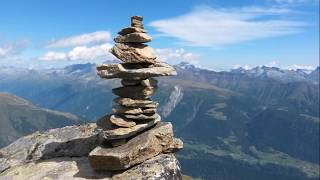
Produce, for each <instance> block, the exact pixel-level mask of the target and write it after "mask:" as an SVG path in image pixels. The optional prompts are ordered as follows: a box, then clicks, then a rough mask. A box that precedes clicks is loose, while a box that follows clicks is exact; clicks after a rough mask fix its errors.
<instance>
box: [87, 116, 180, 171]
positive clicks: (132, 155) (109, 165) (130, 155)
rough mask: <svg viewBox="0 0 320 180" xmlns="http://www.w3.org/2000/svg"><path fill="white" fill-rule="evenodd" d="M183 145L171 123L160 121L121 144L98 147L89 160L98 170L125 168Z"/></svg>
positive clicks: (170, 151) (175, 149) (178, 148)
mask: <svg viewBox="0 0 320 180" xmlns="http://www.w3.org/2000/svg"><path fill="white" fill-rule="evenodd" d="M182 146H183V145H182V141H181V140H179V139H176V138H174V136H173V129H172V125H171V123H168V122H166V123H159V124H158V125H157V126H155V127H154V128H152V129H150V130H148V131H145V132H143V133H141V134H139V135H138V136H136V137H134V138H132V139H131V140H129V141H128V142H127V143H126V144H123V145H121V146H118V147H112V148H107V147H101V146H98V147H96V148H95V149H94V150H93V151H92V152H91V153H90V154H89V161H90V164H91V167H93V168H94V169H96V170H124V169H128V168H130V167H132V166H134V165H137V164H140V163H142V162H144V161H146V160H148V159H150V158H153V157H155V156H157V155H159V154H161V153H163V152H166V153H172V152H176V151H178V150H180V149H181V148H182Z"/></svg>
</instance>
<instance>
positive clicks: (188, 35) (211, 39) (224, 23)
mask: <svg viewBox="0 0 320 180" xmlns="http://www.w3.org/2000/svg"><path fill="white" fill-rule="evenodd" d="M290 13H292V11H291V10H290V9H281V8H261V7H245V8H238V9H234V8H232V9H216V8H215V9H214V8H208V7H205V8H204V7H201V8H196V9H195V10H194V11H192V12H191V13H189V14H185V15H182V16H179V17H174V18H171V19H163V20H157V21H153V22H151V23H150V25H151V26H153V27H154V28H156V30H157V31H159V32H161V35H163V36H168V37H175V38H177V39H179V40H181V41H182V42H184V43H187V44H188V45H191V46H203V47H220V46H223V45H228V44H234V43H239V42H243V41H249V40H256V39H262V38H269V37H274V36H282V35H288V34H293V33H297V32H299V31H300V30H301V28H302V27H304V26H305V25H306V24H305V23H302V22H299V21H292V20H286V19H285V18H286V17H288V14H290Z"/></svg>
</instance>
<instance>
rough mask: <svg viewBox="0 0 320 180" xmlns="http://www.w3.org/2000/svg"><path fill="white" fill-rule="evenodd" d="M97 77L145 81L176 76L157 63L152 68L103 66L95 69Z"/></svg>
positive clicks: (173, 72)
mask: <svg viewBox="0 0 320 180" xmlns="http://www.w3.org/2000/svg"><path fill="white" fill-rule="evenodd" d="M97 71H98V75H99V76H100V77H101V78H105V79H113V78H122V79H138V80H142V79H147V78H149V77H159V76H175V75H177V72H176V70H175V69H174V68H173V67H172V66H170V65H168V64H166V63H162V62H157V63H156V64H154V65H153V67H145V68H143V67H140V68H135V67H132V66H131V65H130V64H103V65H101V66H98V67H97Z"/></svg>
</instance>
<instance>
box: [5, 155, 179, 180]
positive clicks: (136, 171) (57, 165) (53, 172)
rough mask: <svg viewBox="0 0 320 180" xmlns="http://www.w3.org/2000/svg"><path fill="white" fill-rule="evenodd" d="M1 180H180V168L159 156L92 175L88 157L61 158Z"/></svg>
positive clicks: (27, 167)
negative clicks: (128, 167)
mask: <svg viewBox="0 0 320 180" xmlns="http://www.w3.org/2000/svg"><path fill="white" fill-rule="evenodd" d="M0 179H3V180H13V179H14V180H26V179H30V180H31V179H32V180H43V179H57V180H58V179H60V180H87V179H100V180H137V179H141V180H142V179H159V180H160V179H161V180H181V179H182V175H181V168H180V165H179V162H178V160H177V159H176V158H175V156H174V155H173V154H160V155H158V156H156V157H154V158H152V159H149V160H147V161H145V162H143V163H142V164H139V165H137V166H134V167H132V168H130V169H128V170H126V171H120V172H114V171H95V170H94V169H92V168H91V166H90V163H89V160H88V158H87V157H60V158H54V159H50V160H45V161H39V162H37V163H35V162H28V163H26V164H20V165H18V166H15V167H11V168H9V169H7V170H6V171H5V172H3V173H1V174H0Z"/></svg>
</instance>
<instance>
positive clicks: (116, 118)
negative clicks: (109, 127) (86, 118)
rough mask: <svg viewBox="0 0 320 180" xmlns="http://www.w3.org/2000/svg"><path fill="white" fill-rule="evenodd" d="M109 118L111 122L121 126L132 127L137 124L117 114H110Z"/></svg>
mask: <svg viewBox="0 0 320 180" xmlns="http://www.w3.org/2000/svg"><path fill="white" fill-rule="evenodd" d="M107 118H109V119H110V122H111V123H112V124H114V125H117V126H119V127H125V128H130V127H133V126H135V125H136V123H135V122H134V121H132V120H130V119H127V118H123V117H120V116H117V115H111V116H108V117H107Z"/></svg>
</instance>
